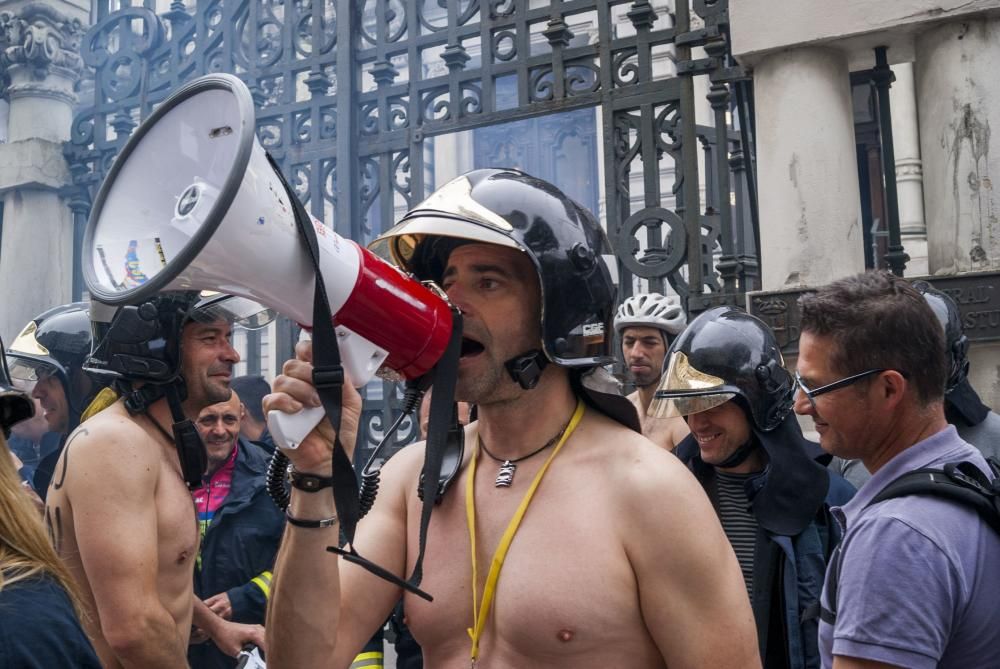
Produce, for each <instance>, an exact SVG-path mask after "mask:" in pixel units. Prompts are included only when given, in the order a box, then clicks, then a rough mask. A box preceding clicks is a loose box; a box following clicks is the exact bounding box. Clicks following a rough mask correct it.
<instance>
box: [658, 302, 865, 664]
mask: <svg viewBox="0 0 1000 669" xmlns="http://www.w3.org/2000/svg"><path fill="white" fill-rule="evenodd" d="M794 392H795V383H794V380H793V378H792V375H791V374H790V373H789V372H788V370H786V369H785V367H784V362H783V360H782V357H781V352H780V350H779V348H778V345H777V342H776V341H775V339H774V334H773V333H772V332H771V330H770V329H769V328H768V327H767V326H766V325H765V324H764V323H762V322H761V321H759V320H757V319H756V318H754V317H753V316H750V315H749V314H747V313H745V312H744V311H742V310H739V309H736V308H732V307H717V308H715V309H711V310H709V311H707V312H705V313H703V314H702V315H701V316H699V317H698V318H696V319H695V320H694V321H692V323H691V324H690V325H689V326H688V328H687V329H686V330H685V331H684V332H683V333H681V335H680V336H679V337H678V338H677V339H676V340H675V341H674V343H673V345H672V346H671V348H670V350H669V351H668V352H667V370H666V372H665V374H664V377H663V380H662V381H661V383H660V389H659V390H658V391H657V392H656V394H655V398H654V400H653V403H652V405H651V406H650V411H651V413H653V414H654V415H661V416H665V417H669V416H684V417H685V418H686V420H687V424H688V428H689V429H690V430H691V435H690V436H689V437H687V438H685V439H684V440H683V441H681V443H680V444H679V445H678V446H677V456H678V457H679V458H681V460H682V461H683V462H685V463H686V464H687V465H688V466H689V467H690V468H691V471H693V472H694V474H695V476H696V477H697V478H698V480H699V481H700V482H701V484H702V486H703V487H704V488H705V491H706V492H707V493H708V495H709V498H710V499H711V500H712V503H713V504H714V505H715V509H716V511H717V513H718V514H719V518H720V519H721V521H722V527H723V529H724V530H725V532H726V536H727V537H728V538H729V541H730V542H731V543H732V545H733V549H734V550H735V551H736V556H737V558H738V560H739V563H740V567H741V568H742V570H743V578H744V580H745V582H746V588H747V592H748V593H749V595H750V600H751V603H752V605H753V611H754V616H755V618H756V620H757V634H758V640H759V646H760V655H761V659H762V660H763V662H764V666H765V667H766V668H768V669H771V668H784V667H819V652H818V649H817V644H816V640H817V629H818V624H819V613H820V610H819V605H818V603H819V595H820V589H821V586H822V583H823V569H824V566H825V564H826V562H827V560H828V557H829V555H830V553H831V552H832V550H833V548H834V545H835V543H836V541H837V540H838V538H839V537H838V536H837V534H836V532H835V530H834V528H833V526H832V522H831V518H830V516H829V513H828V511H829V506H830V505H831V504H841V503H843V502H846V501H847V500H848V499H850V497H851V495H852V494H853V488H852V487H851V486H850V484H848V483H847V482H846V481H844V480H843V479H842V478H841V477H840V476H838V475H836V474H833V473H830V472H827V471H826V470H825V469H824V468H823V467H822V466H821V465H819V464H817V463H816V462H815V461H814V459H813V456H815V455H816V454H817V452H818V450H819V449H818V447H817V446H816V444H813V443H811V442H807V441H806V440H805V439H804V438H803V436H802V432H801V430H800V429H799V425H798V422H797V421H796V419H795V415H794V414H793V413H792V411H791V409H792V404H793V397H794Z"/></svg>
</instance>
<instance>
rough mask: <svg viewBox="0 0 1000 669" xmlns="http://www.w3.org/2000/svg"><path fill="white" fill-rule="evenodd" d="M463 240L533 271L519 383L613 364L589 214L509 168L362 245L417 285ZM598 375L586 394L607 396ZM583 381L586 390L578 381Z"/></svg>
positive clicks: (436, 199)
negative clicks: (521, 261)
mask: <svg viewBox="0 0 1000 669" xmlns="http://www.w3.org/2000/svg"><path fill="white" fill-rule="evenodd" d="M468 243H483V244H496V245H499V246H505V247H507V248H512V249H517V250H519V251H522V252H523V253H525V254H526V255H527V256H528V258H529V259H530V260H531V263H532V265H533V266H534V267H535V271H536V272H537V274H538V282H539V285H540V287H541V305H542V308H541V333H542V338H541V341H540V342H539V348H538V349H536V350H533V351H526V352H524V355H521V356H518V357H516V358H514V359H512V360H510V361H508V363H507V369H508V371H509V372H510V374H511V376H512V378H514V380H515V381H517V382H518V383H520V384H521V385H522V387H524V388H531V387H533V385H534V383H537V380H538V377H539V376H540V374H541V369H542V368H543V367H544V366H545V365H546V364H547V363H549V362H551V363H554V364H556V365H559V366H562V367H569V368H574V369H577V370H579V371H581V372H582V371H585V370H590V369H595V368H599V367H601V366H602V365H607V364H610V363H612V362H614V358H613V356H612V352H611V345H612V337H611V332H612V320H613V318H614V313H615V295H616V290H615V285H614V283H613V282H612V280H611V275H610V273H609V272H608V268H607V266H606V265H605V263H604V259H603V258H602V257H601V255H602V254H604V253H607V252H609V248H610V247H609V245H608V241H607V237H606V235H605V234H604V231H603V230H602V229H601V226H600V224H599V223H598V222H597V220H596V219H595V218H594V216H593V214H591V213H590V212H588V211H587V210H586V209H584V208H583V207H582V206H580V205H579V204H577V203H576V202H574V201H573V200H571V199H570V198H569V197H567V196H566V195H565V194H564V193H562V192H561V191H560V190H559V189H558V188H556V187H555V186H553V185H552V184H550V183H548V182H546V181H543V180H541V179H538V178H535V177H532V176H530V175H527V174H525V173H523V172H520V171H518V170H513V169H495V168H494V169H480V170H474V171H472V172H468V173H466V174H464V175H462V176H460V177H458V178H456V179H453V180H452V181H450V182H448V183H447V184H445V185H444V186H442V187H441V188H439V189H438V190H436V191H435V192H434V193H433V194H431V195H430V197H428V198H427V199H426V200H424V201H423V202H421V203H420V204H418V205H417V206H416V207H414V208H413V209H411V210H410V211H409V212H407V213H406V215H405V216H404V217H403V218H402V220H401V221H400V222H399V223H398V224H397V225H396V226H394V227H393V228H392V229H390V230H389V231H387V232H385V233H384V234H383V235H381V236H380V237H379V238H378V239H376V240H375V241H374V242H372V244H371V245H370V247H369V248H371V250H372V251H373V252H375V253H376V254H378V255H380V256H382V257H383V258H387V259H389V260H390V261H391V262H393V263H395V264H396V265H398V266H400V267H402V268H403V269H404V270H406V271H407V272H410V273H411V274H413V275H414V276H416V277H417V278H418V279H420V280H423V281H434V282H440V281H441V278H442V274H443V273H444V270H445V267H446V263H447V259H448V255H449V254H450V253H451V251H452V250H454V249H455V248H456V247H457V246H459V245H462V244H468ZM596 376H598V374H597V373H594V374H591V375H590V377H591V379H592V380H594V383H593V384H591V386H590V389H591V390H594V389H596V388H597V387H598V386H601V387H602V389H603V390H604V391H607V390H608V387H607V386H606V385H605V383H606V380H604V379H601V380H600V381H598V380H596V379H594V377H596ZM583 385H584V387H585V389H586V388H587V387H588V384H587V381H586V380H585V381H584V382H583ZM602 394H607V393H606V392H605V393H602ZM612 394H613V393H612ZM588 395H589V396H590V399H591V400H594V401H595V403H596V404H598V406H599V407H600V408H601V409H602V410H604V411H605V412H606V413H608V414H609V415H612V416H613V417H615V418H617V419H618V420H619V421H620V422H623V423H625V424H626V425H628V426H630V427H635V428H636V429H638V428H637V426H638V422H637V416H636V417H634V416H631V415H620V412H619V411H618V407H613V406H612V405H614V404H615V402H614V401H613V400H611V399H610V398H608V397H602V398H600V399H599V400H598V399H597V398H596V397H595V396H593V395H592V394H591V393H588ZM623 411H624V409H623ZM628 413H629V412H624V414H628ZM631 413H632V414H634V411H631Z"/></svg>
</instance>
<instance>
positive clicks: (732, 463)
mask: <svg viewBox="0 0 1000 669" xmlns="http://www.w3.org/2000/svg"><path fill="white" fill-rule="evenodd" d="M757 446H758V444H757V439H756V437H754V436H753V435H750V438H749V439H747V442H746V443H745V444H743V445H742V446H740V447H739V448H737V449H736V450H735V451H733V453H732V454H730V456H729V457H728V458H726V459H725V460H723V461H722V462H720V463H719V464H717V465H712V466H713V467H716V468H717V469H731V468H733V467H739V466H740V465H742V464H743V463H744V462H745V461H746V459H747V458H749V457H750V454H751V453H753V452H754V451H755V450H756V449H757Z"/></svg>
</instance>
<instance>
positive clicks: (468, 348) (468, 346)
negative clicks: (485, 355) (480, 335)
mask: <svg viewBox="0 0 1000 669" xmlns="http://www.w3.org/2000/svg"><path fill="white" fill-rule="evenodd" d="M485 350H486V348H485V347H484V346H483V345H482V344H480V343H479V342H478V341H476V340H475V339H469V338H468V337H462V355H461V357H463V358H471V357H473V356H476V355H479V354H480V353H482V352H483V351H485Z"/></svg>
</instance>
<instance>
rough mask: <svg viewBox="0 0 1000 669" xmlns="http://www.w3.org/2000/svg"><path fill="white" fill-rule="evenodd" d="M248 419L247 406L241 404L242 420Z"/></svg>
mask: <svg viewBox="0 0 1000 669" xmlns="http://www.w3.org/2000/svg"><path fill="white" fill-rule="evenodd" d="M246 417H247V406H246V405H245V404H243V402H240V420H245V419H246Z"/></svg>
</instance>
